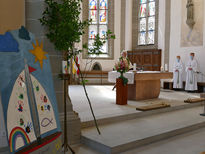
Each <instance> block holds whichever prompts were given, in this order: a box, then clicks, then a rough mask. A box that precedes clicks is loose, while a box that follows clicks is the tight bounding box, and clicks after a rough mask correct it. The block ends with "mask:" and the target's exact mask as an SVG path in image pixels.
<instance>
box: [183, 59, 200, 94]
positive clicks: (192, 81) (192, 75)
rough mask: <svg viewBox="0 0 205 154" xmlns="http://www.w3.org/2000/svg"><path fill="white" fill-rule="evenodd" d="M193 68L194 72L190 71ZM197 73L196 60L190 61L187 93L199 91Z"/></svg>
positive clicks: (187, 67) (187, 73) (187, 70)
mask: <svg viewBox="0 0 205 154" xmlns="http://www.w3.org/2000/svg"><path fill="white" fill-rule="evenodd" d="M189 68H192V70H189ZM197 72H198V66H197V62H196V60H195V59H193V60H189V62H188V63H187V65H186V86H185V90H187V91H195V90H197V89H198V88H197Z"/></svg>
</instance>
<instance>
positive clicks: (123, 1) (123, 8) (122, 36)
mask: <svg viewBox="0 0 205 154" xmlns="http://www.w3.org/2000/svg"><path fill="white" fill-rule="evenodd" d="M125 12H126V0H121V30H120V41H121V42H120V51H122V50H125V30H126V29H125V26H126V25H125V20H126V16H125Z"/></svg>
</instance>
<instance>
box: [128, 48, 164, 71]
mask: <svg viewBox="0 0 205 154" xmlns="http://www.w3.org/2000/svg"><path fill="white" fill-rule="evenodd" d="M128 58H129V59H130V61H131V63H132V64H133V63H136V64H137V67H138V68H143V70H144V71H160V67H161V49H139V50H134V51H128Z"/></svg>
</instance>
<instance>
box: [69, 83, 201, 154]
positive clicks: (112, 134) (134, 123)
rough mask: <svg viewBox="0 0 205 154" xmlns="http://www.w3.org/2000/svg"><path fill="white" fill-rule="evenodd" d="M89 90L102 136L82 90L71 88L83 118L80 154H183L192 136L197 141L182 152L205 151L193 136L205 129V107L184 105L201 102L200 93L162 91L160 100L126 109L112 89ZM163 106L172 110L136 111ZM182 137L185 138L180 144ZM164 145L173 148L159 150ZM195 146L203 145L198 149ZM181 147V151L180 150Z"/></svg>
mask: <svg viewBox="0 0 205 154" xmlns="http://www.w3.org/2000/svg"><path fill="white" fill-rule="evenodd" d="M87 89H88V94H89V96H90V99H91V102H92V104H93V108H94V112H95V115H96V117H97V121H98V125H99V128H100V130H101V133H102V134H101V135H98V133H97V130H96V128H95V126H94V122H93V118H92V116H91V113H90V110H89V107H88V103H87V100H86V98H85V96H84V94H83V93H84V92H83V89H82V87H81V86H70V96H71V99H72V104H73V108H74V110H75V111H76V112H78V113H79V117H80V118H81V126H82V136H81V143H82V144H83V147H76V150H77V151H78V153H79V154H81V152H80V151H81V150H84V149H85V150H88V149H89V148H91V149H92V150H91V151H89V152H88V153H93V154H94V153H95V154H98V153H106V154H114V153H122V152H124V153H125V154H128V153H129V154H138V153H139V154H143V153H151V151H155V152H156V153H160V152H162V151H164V152H165V153H166V154H173V153H176V154H181V152H180V149H181V150H182V149H184V147H186V146H187V142H186V140H187V139H188V138H189V136H190V133H191V134H192V135H193V136H192V138H195V139H194V140H193V142H190V144H189V145H188V147H186V150H183V151H186V153H188V154H194V153H196V152H197V153H200V152H202V151H205V149H204V148H203V147H204V146H205V144H204V139H203V138H196V136H200V135H199V133H198V134H197V132H196V133H194V132H193V131H197V130H199V129H200V128H202V129H203V128H205V118H204V117H202V116H200V115H199V114H200V113H202V112H203V106H202V105H203V104H202V103H194V104H187V103H184V100H185V99H188V98H199V97H200V94H199V93H186V92H178V91H172V90H164V89H161V92H160V96H159V98H157V99H152V100H146V101H128V104H127V105H124V106H121V105H116V104H115V91H112V86H87ZM162 102H164V103H169V104H170V105H171V107H168V108H162V109H157V110H152V111H144V112H143V111H137V110H136V107H137V106H145V105H148V104H158V103H162ZM199 131H200V130H199ZM200 132H202V131H200ZM179 135H180V136H182V139H181V140H179V138H180V137H179ZM173 137H174V139H175V138H176V139H175V140H174V139H173ZM170 138H172V140H174V141H173V142H174V143H176V144H175V145H173V144H172V142H171V141H170ZM164 142H168V143H167V144H164V146H166V147H172V148H163V146H161V145H160V146H159V143H164ZM195 142H197V143H199V142H201V144H197V145H196V144H194V143H195ZM151 143H154V144H155V145H153V144H151ZM156 144H157V145H156ZM172 145H173V146H172ZM179 145H180V147H182V148H180V149H179ZM145 147H146V148H145ZM87 148H88V149H87ZM178 150H179V151H178ZM84 153H85V152H83V154H84ZM124 153H123V154H124ZM162 153H163V152H162Z"/></svg>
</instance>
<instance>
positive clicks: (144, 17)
mask: <svg viewBox="0 0 205 154" xmlns="http://www.w3.org/2000/svg"><path fill="white" fill-rule="evenodd" d="M155 5H156V2H155V0H140V2H139V16H138V18H139V20H138V26H139V28H138V29H139V30H138V45H152V44H154V43H155V14H156V13H155V11H156V9H155Z"/></svg>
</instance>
